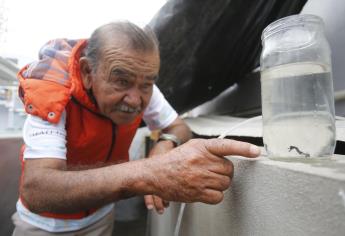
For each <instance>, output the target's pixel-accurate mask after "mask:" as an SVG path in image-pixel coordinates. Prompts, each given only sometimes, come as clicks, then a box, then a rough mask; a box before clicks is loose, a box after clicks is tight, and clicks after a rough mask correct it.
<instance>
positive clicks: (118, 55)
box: [102, 47, 160, 75]
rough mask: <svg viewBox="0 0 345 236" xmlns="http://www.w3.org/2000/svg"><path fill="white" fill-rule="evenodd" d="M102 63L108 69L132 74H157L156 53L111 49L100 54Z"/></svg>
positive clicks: (158, 62) (157, 55)
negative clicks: (117, 69) (121, 70)
mask: <svg viewBox="0 0 345 236" xmlns="http://www.w3.org/2000/svg"><path fill="white" fill-rule="evenodd" d="M102 54H103V55H102V57H103V58H102V59H103V60H102V61H103V62H104V63H106V64H108V66H110V67H112V68H113V67H120V68H123V69H125V70H126V71H128V72H130V73H134V74H145V75H150V74H157V73H158V70H159V64H160V61H159V54H158V52H156V51H151V52H137V51H135V50H133V49H128V48H119V47H111V48H109V49H105V50H104V51H103V53H102Z"/></svg>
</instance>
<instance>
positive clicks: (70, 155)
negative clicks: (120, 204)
mask: <svg viewBox="0 0 345 236" xmlns="http://www.w3.org/2000/svg"><path fill="white" fill-rule="evenodd" d="M86 45H87V41H86V40H80V41H79V42H78V43H77V44H76V45H75V46H74V47H73V49H72V51H71V54H70V57H69V60H68V65H67V67H66V68H68V73H69V80H70V81H69V82H68V83H65V84H64V85H62V84H60V83H56V82H54V81H49V80H39V79H34V78H25V76H23V73H24V71H25V70H29V67H28V66H26V67H24V68H23V69H22V70H21V71H20V72H19V73H18V78H19V81H20V88H19V91H20V95H21V97H22V100H23V102H24V105H25V109H26V111H27V112H28V113H29V114H32V115H36V116H39V117H41V118H42V119H44V120H47V121H49V122H51V123H58V122H59V119H60V117H61V113H62V112H63V111H64V110H66V126H65V128H66V132H67V137H66V139H67V146H66V148H67V167H73V166H87V165H96V164H99V163H107V162H109V163H110V162H111V163H115V162H116V163H120V162H124V161H128V159H129V156H128V150H129V146H130V144H131V142H132V139H133V137H134V135H135V133H136V130H137V128H138V127H139V125H140V122H141V118H142V115H139V116H138V117H137V118H136V119H135V120H134V121H133V122H132V123H130V124H125V125H116V124H114V123H113V122H112V121H111V120H110V119H108V118H106V117H104V116H102V115H101V114H100V113H99V111H98V108H97V106H96V104H94V103H93V101H92V99H90V97H89V96H88V94H87V93H86V91H85V90H84V88H83V85H82V81H81V79H80V72H79V58H80V56H81V53H82V51H83V49H84V48H85V46H86ZM54 63H62V64H63V62H59V61H56V62H55V61H54ZM64 66H65V65H59V68H63V67H64ZM22 150H23V149H22ZM22 153H23V152H22ZM24 164H25V162H24V161H22V169H23V167H24ZM22 175H23V172H22ZM22 178H24V176H22ZM22 202H23V204H24V205H25V202H24V201H23V199H22ZM95 210H97V209H89V210H86V211H84V212H77V213H74V214H55V213H43V214H41V215H43V216H47V217H53V218H59V219H80V218H83V217H86V216H88V215H89V214H90V213H93V212H94V211H95Z"/></svg>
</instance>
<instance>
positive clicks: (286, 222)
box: [150, 156, 345, 236]
mask: <svg viewBox="0 0 345 236" xmlns="http://www.w3.org/2000/svg"><path fill="white" fill-rule="evenodd" d="M231 159H232V160H233V162H234V164H235V176H234V179H233V184H232V187H231V188H230V189H229V190H228V191H226V192H225V198H224V200H223V201H222V202H221V203H220V204H218V205H206V204H202V203H194V204H187V206H186V209H185V212H184V215H183V218H182V225H181V231H180V234H179V235H181V236H196V235H197V236H211V235H214V236H222V235H236V236H241V235H248V236H249V235H265V236H267V235H275V236H279V235H313V236H317V235H328V236H331V235H345V156H337V157H333V159H329V160H326V161H309V162H307V163H303V162H280V161H272V160H268V159H267V158H265V157H261V158H260V159H259V160H255V161H248V160H238V159H237V158H231ZM178 207H179V204H172V206H171V207H170V209H169V210H168V211H166V213H164V215H163V216H159V215H157V214H152V215H151V217H152V219H151V226H150V228H151V235H152V236H159V235H164V236H169V235H173V231H174V227H175V225H176V218H177V214H178V213H177V212H178Z"/></svg>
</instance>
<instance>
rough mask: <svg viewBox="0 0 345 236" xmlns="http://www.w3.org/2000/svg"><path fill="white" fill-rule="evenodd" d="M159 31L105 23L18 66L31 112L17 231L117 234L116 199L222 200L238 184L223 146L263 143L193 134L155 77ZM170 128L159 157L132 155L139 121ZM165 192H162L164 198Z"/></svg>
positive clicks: (155, 153)
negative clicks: (233, 183)
mask: <svg viewBox="0 0 345 236" xmlns="http://www.w3.org/2000/svg"><path fill="white" fill-rule="evenodd" d="M158 70H159V50H158V45H157V41H156V38H155V36H154V34H153V33H152V32H151V31H150V30H147V29H144V30H143V29H141V28H139V27H137V26H135V25H133V24H131V23H129V22H116V23H110V24H107V25H104V26H101V27H100V28H98V29H97V30H96V31H95V32H94V33H93V34H92V36H91V38H90V39H89V40H66V39H60V40H53V41H50V42H49V43H48V44H47V45H45V46H44V47H43V48H42V49H41V51H40V60H39V61H38V62H36V63H32V64H30V65H28V66H26V67H24V68H23V69H22V70H21V71H20V72H19V74H18V77H19V80H20V90H19V92H20V96H21V98H22V100H23V101H24V104H25V109H26V111H27V113H29V115H28V118H27V120H26V122H25V125H24V129H23V137H24V142H25V146H24V147H23V150H22V151H23V152H22V160H23V161H22V170H23V171H22V178H21V184H20V199H19V200H18V203H17V213H15V214H14V216H13V221H14V224H15V226H16V228H15V230H14V233H13V235H55V234H59V235H111V232H112V224H113V202H115V201H117V200H119V199H123V198H127V197H130V196H134V195H145V201H146V204H147V207H148V208H149V209H151V208H153V207H155V208H156V209H157V210H158V212H162V211H163V209H164V204H163V203H164V202H165V201H181V202H196V201H200V202H205V203H210V204H215V203H218V202H220V201H221V200H222V198H223V191H224V190H225V189H227V188H228V187H229V185H230V182H231V178H232V175H233V165H232V163H231V162H230V161H229V160H227V159H225V158H224V157H223V156H224V155H230V154H236V155H243V156H247V157H255V156H257V155H258V154H259V150H258V148H257V147H256V146H254V145H251V144H248V143H242V142H236V141H231V140H216V139H213V140H202V139H198V140H191V141H189V142H187V143H185V144H183V145H181V146H179V147H177V148H174V147H176V146H178V145H179V144H180V143H184V142H186V141H187V140H188V139H190V138H191V132H190V130H189V128H188V127H187V126H186V124H185V123H184V122H183V121H182V120H181V119H180V118H178V116H177V114H176V112H175V111H174V110H173V109H172V107H171V106H170V105H169V104H168V102H167V101H166V100H165V99H164V96H163V95H162V94H161V93H160V91H159V89H158V88H157V87H155V85H154V83H155V78H156V77H157V74H158ZM142 119H143V120H144V121H145V122H146V124H147V125H148V126H149V128H150V129H161V130H162V132H163V134H164V135H162V136H161V138H160V140H159V142H158V143H157V145H156V146H155V147H154V149H153V150H152V152H151V158H148V159H144V160H138V161H133V162H127V161H128V148H129V146H130V143H131V141H132V139H133V136H134V134H135V132H136V130H137V128H138V126H139V124H140V122H141V120H142ZM163 199H164V201H163Z"/></svg>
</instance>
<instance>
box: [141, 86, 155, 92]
mask: <svg viewBox="0 0 345 236" xmlns="http://www.w3.org/2000/svg"><path fill="white" fill-rule="evenodd" d="M152 88H153V84H144V85H142V86H141V89H142V90H143V91H144V92H149V91H151V89H152Z"/></svg>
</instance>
